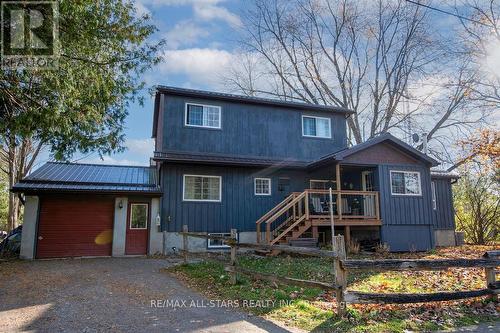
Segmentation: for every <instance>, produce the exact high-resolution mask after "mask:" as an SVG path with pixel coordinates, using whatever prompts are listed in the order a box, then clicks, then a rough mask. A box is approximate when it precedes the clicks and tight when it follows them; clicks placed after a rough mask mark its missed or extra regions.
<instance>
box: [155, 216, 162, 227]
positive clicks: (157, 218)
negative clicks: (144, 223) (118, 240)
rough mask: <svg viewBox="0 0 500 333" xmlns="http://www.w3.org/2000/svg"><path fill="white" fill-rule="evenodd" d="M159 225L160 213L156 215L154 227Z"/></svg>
mask: <svg viewBox="0 0 500 333" xmlns="http://www.w3.org/2000/svg"><path fill="white" fill-rule="evenodd" d="M160 225H161V217H160V213H158V214H157V215H156V226H158V227H159V226H160Z"/></svg>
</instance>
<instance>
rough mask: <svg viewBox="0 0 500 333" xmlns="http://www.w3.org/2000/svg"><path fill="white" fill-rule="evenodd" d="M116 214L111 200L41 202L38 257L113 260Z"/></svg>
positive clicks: (54, 199) (80, 198) (83, 198)
mask: <svg viewBox="0 0 500 333" xmlns="http://www.w3.org/2000/svg"><path fill="white" fill-rule="evenodd" d="M113 213H114V200H113V199H112V198H109V197H95V196H94V197H87V196H77V195H73V196H71V195H67V196H61V197H45V198H42V199H41V201H40V216H39V222H38V240H37V248H36V249H37V250H36V253H37V255H36V257H37V258H57V257H80V256H110V255H111V244H112V241H113Z"/></svg>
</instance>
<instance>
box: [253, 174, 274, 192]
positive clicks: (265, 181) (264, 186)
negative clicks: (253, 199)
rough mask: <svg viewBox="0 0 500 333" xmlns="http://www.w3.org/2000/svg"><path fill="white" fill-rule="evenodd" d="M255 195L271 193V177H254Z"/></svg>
mask: <svg viewBox="0 0 500 333" xmlns="http://www.w3.org/2000/svg"><path fill="white" fill-rule="evenodd" d="M254 194H255V195H271V178H255V180H254Z"/></svg>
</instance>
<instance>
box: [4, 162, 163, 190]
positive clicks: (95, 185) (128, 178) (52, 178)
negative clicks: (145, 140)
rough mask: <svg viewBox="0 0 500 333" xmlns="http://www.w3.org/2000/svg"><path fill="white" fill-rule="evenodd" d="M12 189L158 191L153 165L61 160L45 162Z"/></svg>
mask: <svg viewBox="0 0 500 333" xmlns="http://www.w3.org/2000/svg"><path fill="white" fill-rule="evenodd" d="M12 191H14V192H38V191H51V192H56V191H64V192H66V191H71V192H86V191H92V192H104V193H129V192H131V193H145V194H161V190H160V187H159V186H158V184H157V179H156V170H155V168H153V167H142V166H122V165H102V164H83V163H82V164H80V163H61V162H48V163H46V164H44V165H43V166H41V167H40V168H39V169H37V170H35V171H34V172H33V173H31V174H30V175H29V176H27V177H25V178H24V179H23V180H21V181H20V182H19V183H17V184H15V185H14V186H13V187H12Z"/></svg>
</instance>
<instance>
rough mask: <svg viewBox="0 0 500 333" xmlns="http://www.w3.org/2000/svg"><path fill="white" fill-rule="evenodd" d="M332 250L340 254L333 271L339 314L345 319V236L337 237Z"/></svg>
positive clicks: (334, 263)
mask: <svg viewBox="0 0 500 333" xmlns="http://www.w3.org/2000/svg"><path fill="white" fill-rule="evenodd" d="M333 240H334V242H333V244H332V250H333V251H334V252H336V253H338V257H337V258H335V260H334V261H333V271H334V274H335V286H336V287H337V289H336V290H335V298H336V301H337V314H338V315H339V316H340V317H343V316H344V315H345V313H346V309H347V307H346V303H345V290H346V286H347V271H346V270H345V269H344V268H343V266H342V264H341V261H343V260H346V258H347V256H346V251H345V242H344V237H343V236H340V235H339V236H335V237H334V239H333Z"/></svg>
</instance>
